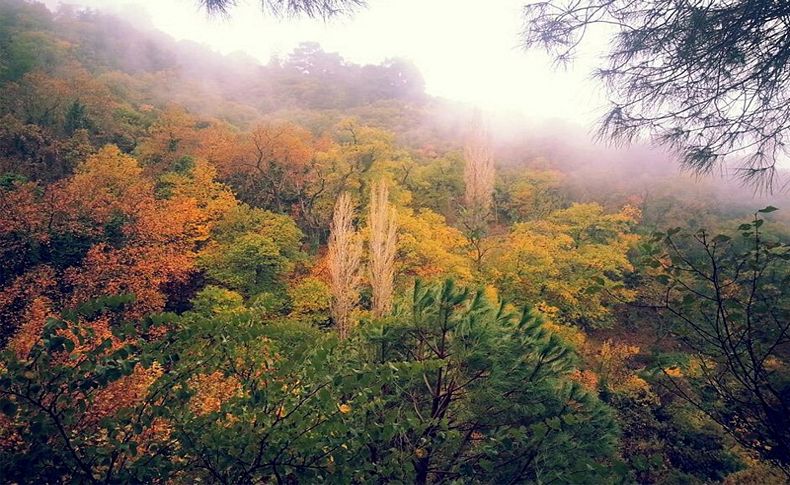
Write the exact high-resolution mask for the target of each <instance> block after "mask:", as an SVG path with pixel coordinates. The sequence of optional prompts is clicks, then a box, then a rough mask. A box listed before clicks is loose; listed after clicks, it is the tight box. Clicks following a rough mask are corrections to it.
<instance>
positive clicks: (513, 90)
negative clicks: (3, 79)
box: [45, 0, 604, 125]
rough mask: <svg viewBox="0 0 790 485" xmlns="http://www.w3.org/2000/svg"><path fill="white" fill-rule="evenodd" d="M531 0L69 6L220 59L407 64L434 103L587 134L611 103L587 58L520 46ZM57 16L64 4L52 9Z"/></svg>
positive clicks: (180, 0) (176, 1) (128, 0)
mask: <svg viewBox="0 0 790 485" xmlns="http://www.w3.org/2000/svg"><path fill="white" fill-rule="evenodd" d="M527 1H528V0H369V4H368V7H367V8H366V9H363V10H361V11H359V12H358V13H357V14H355V15H354V16H352V17H349V18H342V19H333V20H331V21H329V22H327V23H325V22H323V21H321V20H308V19H303V20H280V21H278V20H275V19H273V18H271V17H268V16H266V15H265V14H264V12H262V11H261V9H260V3H259V2H258V1H257V0H240V2H239V5H238V6H237V7H236V8H234V9H233V10H232V11H231V14H230V17H229V18H227V19H222V18H209V17H208V16H207V15H206V14H205V12H203V11H201V10H200V9H199V8H198V6H197V1H196V0H64V1H63V3H76V4H80V5H87V6H90V7H95V8H102V9H108V10H115V11H120V12H123V13H124V14H126V15H129V14H134V15H147V16H148V17H149V18H150V20H151V22H152V23H153V24H154V26H155V27H156V28H157V29H159V30H162V31H164V32H166V33H168V34H170V35H171V36H173V37H174V38H176V39H179V40H180V39H189V40H193V41H197V42H200V43H203V44H207V45H208V46H210V47H212V48H213V49H215V50H218V51H220V52H222V53H231V52H235V51H242V52H245V53H247V54H250V55H252V56H253V57H256V58H258V59H260V60H261V61H262V62H267V61H268V59H269V58H270V56H271V55H272V54H280V55H285V54H287V53H288V52H290V51H291V50H292V49H293V48H294V47H295V46H296V45H297V44H299V43H300V42H303V41H316V42H319V43H320V44H321V45H322V47H323V48H324V50H326V51H328V52H338V53H340V54H341V55H342V56H343V57H345V58H346V59H348V60H351V61H353V62H357V63H379V62H381V61H382V60H384V59H385V58H387V57H396V56H397V57H405V58H407V59H410V60H411V61H413V62H414V63H415V64H416V65H417V67H418V68H419V69H420V71H421V72H422V74H423V76H424V78H425V82H426V89H427V91H428V92H429V94H433V95H436V96H441V97H445V98H449V99H453V100H458V101H462V102H467V103H472V104H476V105H478V106H480V107H482V108H484V109H488V110H496V111H504V112H510V113H513V114H516V113H518V114H523V115H525V116H526V117H527V118H529V119H531V120H533V121H538V120H541V119H548V118H560V119H565V120H569V121H576V122H580V123H582V124H584V125H589V124H590V123H591V122H592V120H594V119H597V117H598V114H599V108H600V107H601V106H602V104H603V100H604V98H603V97H601V91H600V89H598V88H597V87H596V86H597V85H596V83H594V82H592V81H590V79H589V73H590V67H591V65H592V62H591V61H594V60H595V56H594V55H591V54H586V55H585V56H584V57H581V58H580V59H579V60H578V61H577V62H576V63H575V64H574V66H572V67H571V68H568V69H565V68H562V69H559V70H555V69H553V68H552V65H551V60H550V59H549V58H548V57H547V56H545V55H544V54H543V53H541V52H524V51H523V50H522V49H521V48H519V46H518V42H519V37H518V34H519V31H520V30H521V27H522V21H521V8H522V6H523V5H524V4H525V3H526V2H527ZM45 3H47V4H48V5H49V6H51V7H54V6H56V5H57V4H59V3H61V0H46V1H45Z"/></svg>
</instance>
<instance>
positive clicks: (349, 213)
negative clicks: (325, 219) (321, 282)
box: [329, 193, 362, 339]
mask: <svg viewBox="0 0 790 485" xmlns="http://www.w3.org/2000/svg"><path fill="white" fill-rule="evenodd" d="M361 261H362V241H361V239H360V238H359V236H358V235H357V233H356V231H355V230H354V205H353V203H352V201H351V197H350V196H349V195H348V193H344V194H342V195H341V196H340V198H338V200H337V203H336V204H335V212H334V215H333V217H332V227H331V232H330V234H329V273H330V276H331V280H332V281H331V290H332V318H333V319H334V321H335V325H336V326H337V331H338V334H339V335H340V338H341V339H344V338H346V337H347V336H348V332H349V329H350V326H351V313H352V312H353V311H354V309H355V308H356V306H357V304H358V303H359V287H360V284H361V281H362V276H361V272H360V265H361Z"/></svg>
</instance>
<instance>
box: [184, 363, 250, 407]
mask: <svg viewBox="0 0 790 485" xmlns="http://www.w3.org/2000/svg"><path fill="white" fill-rule="evenodd" d="M189 386H190V387H191V388H192V389H194V390H195V396H194V397H193V398H192V400H191V401H190V403H189V406H190V409H191V410H192V412H193V413H195V414H197V415H199V416H202V415H205V414H209V413H216V412H218V411H219V410H220V409H221V407H222V404H223V403H224V402H225V401H227V400H228V399H231V398H233V397H235V396H239V395H241V392H242V389H241V384H240V383H239V381H238V379H236V378H235V377H233V376H225V375H224V374H223V373H222V372H220V371H214V372H212V373H211V374H197V375H195V376H194V377H191V378H190V379H189Z"/></svg>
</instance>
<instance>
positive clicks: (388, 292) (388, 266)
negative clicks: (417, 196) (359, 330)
mask: <svg viewBox="0 0 790 485" xmlns="http://www.w3.org/2000/svg"><path fill="white" fill-rule="evenodd" d="M368 225H369V229H370V235H369V237H370V241H369V248H370V251H369V254H370V256H369V258H370V267H369V268H368V269H369V272H370V285H371V287H372V288H373V314H374V315H375V316H377V317H383V316H384V315H386V314H387V313H389V312H390V310H391V309H392V293H393V291H394V286H393V285H394V280H395V252H396V249H397V238H398V235H397V231H398V223H397V221H396V213H395V209H394V208H393V207H392V206H391V205H390V204H389V190H388V189H387V184H386V182H379V183H377V184H373V187H372V189H371V192H370V214H369V215H368Z"/></svg>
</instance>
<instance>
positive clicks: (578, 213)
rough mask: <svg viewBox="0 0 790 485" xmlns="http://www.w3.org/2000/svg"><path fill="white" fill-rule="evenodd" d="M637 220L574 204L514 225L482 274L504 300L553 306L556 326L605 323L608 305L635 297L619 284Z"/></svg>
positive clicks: (626, 213)
mask: <svg viewBox="0 0 790 485" xmlns="http://www.w3.org/2000/svg"><path fill="white" fill-rule="evenodd" d="M638 217H639V214H638V211H635V210H633V208H631V207H628V206H627V207H626V208H624V209H623V210H622V211H621V212H619V213H615V214H606V213H604V210H603V208H602V207H601V206H600V205H598V204H574V205H572V206H571V207H569V208H567V209H564V210H560V211H555V212H554V213H552V214H551V215H550V216H549V217H547V218H545V219H542V220H537V221H533V222H530V223H519V224H515V225H514V226H513V229H512V230H511V232H510V234H508V235H507V236H506V237H505V238H503V239H502V240H501V241H499V242H498V244H497V245H496V247H495V248H494V249H493V251H492V255H491V258H490V261H489V262H488V263H489V264H488V265H487V269H488V275H489V277H490V278H491V279H492V280H493V281H494V282H495V284H496V285H497V287H498V288H499V289H500V290H501V291H502V293H503V296H505V298H507V299H509V300H510V301H513V302H515V303H519V304H529V305H541V304H546V305H548V306H550V307H555V308H556V309H557V311H558V315H557V318H558V320H559V321H560V322H562V323H569V324H581V325H585V326H602V325H606V324H607V323H609V322H610V321H611V318H612V315H611V305H612V304H614V303H617V302H621V301H628V300H631V299H633V298H634V296H635V295H634V291H633V290H631V289H629V288H627V287H626V286H625V285H624V281H623V280H624V277H625V275H626V274H627V273H628V272H629V271H631V270H633V267H632V265H631V262H630V261H629V259H628V251H629V249H630V248H631V247H632V246H633V245H634V243H635V242H636V240H637V236H636V235H634V234H633V233H631V229H632V227H633V225H634V223H635V222H636V220H637V218H638Z"/></svg>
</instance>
